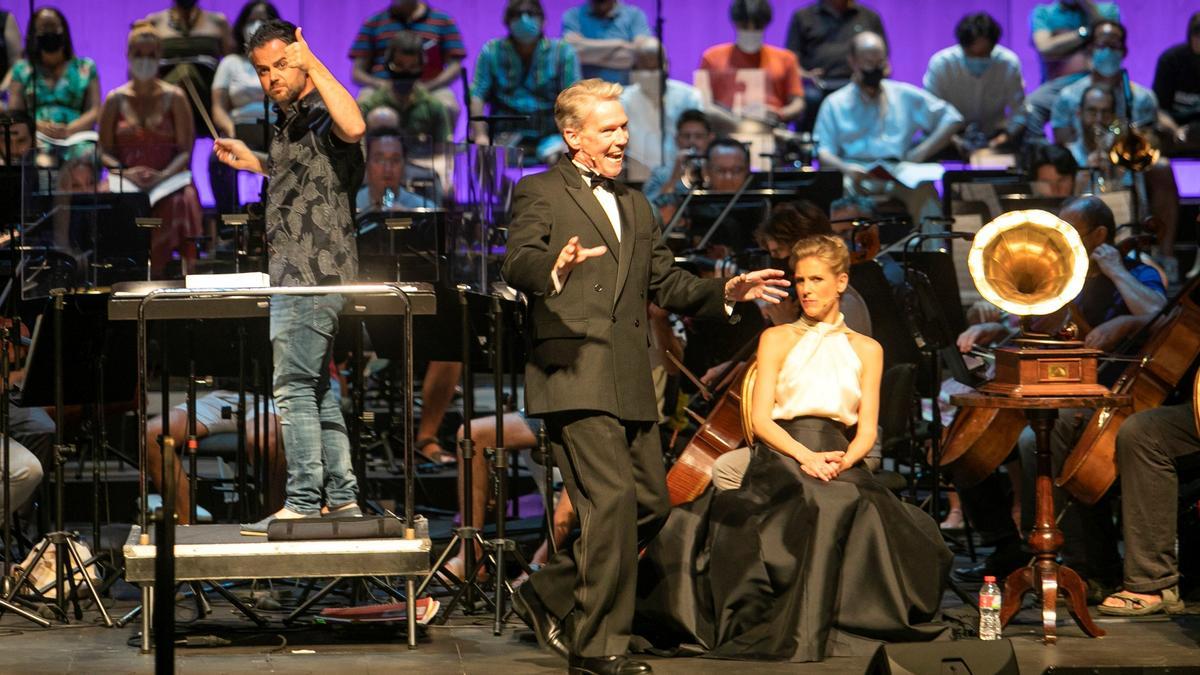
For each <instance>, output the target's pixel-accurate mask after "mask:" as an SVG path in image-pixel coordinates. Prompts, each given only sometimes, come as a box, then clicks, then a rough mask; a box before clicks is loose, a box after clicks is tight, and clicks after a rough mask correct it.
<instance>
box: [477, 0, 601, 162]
mask: <svg viewBox="0 0 1200 675" xmlns="http://www.w3.org/2000/svg"><path fill="white" fill-rule="evenodd" d="M545 18H546V16H545V13H544V12H543V11H542V3H541V2H540V0H508V3H507V4H506V5H505V8H504V14H503V16H502V19H503V22H504V25H505V26H506V27H507V28H508V37H504V38H496V39H493V40H489V41H488V42H487V44H485V45H484V46H483V49H482V50H480V52H479V59H478V61H477V62H476V64H475V81H474V82H473V83H472V84H471V114H472V115H473V116H478V115H482V114H483V109H484V106H485V105H486V106H487V108H488V112H489V113H490V114H493V115H527V116H528V117H529V119H528V120H526V121H524V122H499V121H495V122H492V123H491V124H490V125H487V124H484V123H482V122H476V123H474V125H473V128H472V133H473V134H474V137H475V142H476V143H480V144H486V143H488V142H489V140H490V141H491V142H493V143H495V144H496V145H509V146H511V145H517V146H519V147H521V148H522V149H523V150H524V151H525V158H526V159H527V160H531V161H542V162H545V163H549V160H550V159H553V158H555V157H556V156H557V155H558V154H559V153H561V152H562V151H563V148H564V147H565V146H564V145H563V142H562V137H561V136H560V135H559V133H558V128H557V127H556V126H555V124H554V101H555V98H556V97H557V96H558V92H560V91H562V90H563V89H565V88H567V87H568V86H570V85H572V84H574V83H575V82H576V81H577V80H578V79H579V62H578V60H577V58H576V55H575V48H574V47H572V46H571V45H570V44H569V43H568V42H567V41H566V40H554V39H551V38H547V37H546V36H545V33H544V31H543V27H544V26H545ZM489 133H490V134H491V136H492V137H491V138H490V139H489V137H488V134H489Z"/></svg>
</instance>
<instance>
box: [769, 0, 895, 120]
mask: <svg viewBox="0 0 1200 675" xmlns="http://www.w3.org/2000/svg"><path fill="white" fill-rule="evenodd" d="M863 31H870V32H872V33H875V34H876V35H879V36H880V37H881V38H883V39H884V40H885V41H886V40H887V35H886V34H885V33H884V31H883V21H882V20H881V19H880V18H879V15H878V14H876V13H875V12H874V11H872V10H871V9H869V8H868V7H866V6H864V5H863V4H862V3H860V2H857V0H816V2H813V3H812V4H810V5H808V6H807V7H802V8H800V9H797V10H796V11H795V12H794V13H793V14H792V20H791V22H790V23H789V24H788V32H787V48H788V49H790V50H791V51H792V53H793V54H795V55H796V58H797V59H799V60H800V75H801V77H803V78H804V79H805V80H808V82H807V83H806V84H805V85H804V112H805V114H804V120H803V122H802V124H801V127H800V129H801V131H812V128H813V124H815V123H816V121H817V110H818V109H819V108H820V106H821V101H823V100H825V97H826V96H828V95H829V94H830V92H833V91H837V90H838V89H841V88H842V87H844V86H846V84H847V83H849V82H850V63H849V61H848V57H849V56H850V40H851V39H853V38H854V36H855V35H858V34H859V33H861V32H863Z"/></svg>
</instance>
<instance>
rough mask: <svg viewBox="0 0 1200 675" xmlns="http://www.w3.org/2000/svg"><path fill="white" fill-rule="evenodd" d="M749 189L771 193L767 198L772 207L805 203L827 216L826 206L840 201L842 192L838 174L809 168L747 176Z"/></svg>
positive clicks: (838, 172)
mask: <svg viewBox="0 0 1200 675" xmlns="http://www.w3.org/2000/svg"><path fill="white" fill-rule="evenodd" d="M750 177H751V180H750V189H751V190H771V191H773V192H772V193H770V194H768V195H767V198H768V199H770V200H771V202H772V203H773V204H777V203H779V202H781V201H798V200H801V199H803V200H806V201H810V202H812V203H813V204H816V205H817V206H818V207H820V209H821V210H822V211H824V212H825V213H829V207H830V205H831V204H833V202H834V201H836V200H837V199H840V198H841V197H842V194H843V192H844V190H845V186H844V184H843V182H842V173H841V172H840V171H812V170H809V169H799V170H796V169H776V168H772V169H771V170H770V171H760V172H757V173H753V174H750Z"/></svg>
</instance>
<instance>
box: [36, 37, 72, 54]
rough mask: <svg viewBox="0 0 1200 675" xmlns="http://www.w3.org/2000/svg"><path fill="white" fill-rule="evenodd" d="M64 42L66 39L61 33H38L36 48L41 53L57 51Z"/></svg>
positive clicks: (65, 42)
mask: <svg viewBox="0 0 1200 675" xmlns="http://www.w3.org/2000/svg"><path fill="white" fill-rule="evenodd" d="M66 44H67V39H66V38H65V37H63V34H62V33H38V36H37V48H38V51H39V52H41V53H43V54H47V53H52V52H57V51H59V50H60V49H62V48H63V46H65V45H66Z"/></svg>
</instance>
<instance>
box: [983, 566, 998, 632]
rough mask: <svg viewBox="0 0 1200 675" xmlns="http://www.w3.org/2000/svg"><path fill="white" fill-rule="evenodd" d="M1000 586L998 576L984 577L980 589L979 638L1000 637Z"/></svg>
mask: <svg viewBox="0 0 1200 675" xmlns="http://www.w3.org/2000/svg"><path fill="white" fill-rule="evenodd" d="M1000 604H1001V603H1000V587H999V586H997V585H996V577H992V576H987V577H984V578H983V587H981V588H980V589H979V639H980V640H999V639H1000Z"/></svg>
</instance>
